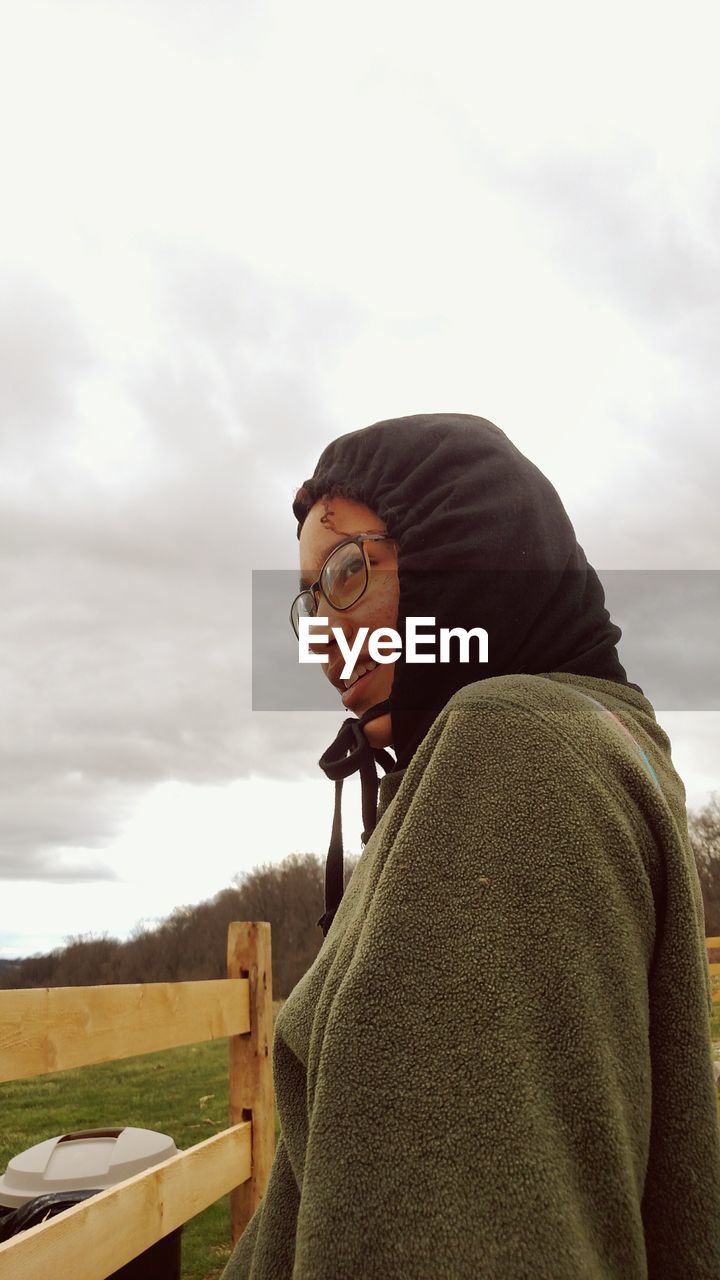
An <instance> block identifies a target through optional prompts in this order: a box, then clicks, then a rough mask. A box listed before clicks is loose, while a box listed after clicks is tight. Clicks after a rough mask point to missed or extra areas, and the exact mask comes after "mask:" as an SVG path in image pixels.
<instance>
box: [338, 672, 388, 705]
mask: <svg viewBox="0 0 720 1280" xmlns="http://www.w3.org/2000/svg"><path fill="white" fill-rule="evenodd" d="M377 670H379V668H378V667H373V669H372V671H367V672H366V673H365V675H363V676H360V678H359V680H356V681H355V683H354V684H351V685H350V688H349V689H346V690H345V692H344V693H343V695H342V704H343V706H344V707H347V708H348V710H352V708H353V706H354V705H355V703H356V702H359V700H360V699H361V698H362V696H363V691H364V689H365V687H366V685H367V683H368V681H369V680H372V678H373V676H374V675H375V672H376V671H377Z"/></svg>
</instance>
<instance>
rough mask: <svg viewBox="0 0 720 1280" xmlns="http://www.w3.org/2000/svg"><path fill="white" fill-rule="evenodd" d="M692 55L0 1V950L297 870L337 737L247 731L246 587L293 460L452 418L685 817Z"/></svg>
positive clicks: (694, 514) (718, 177) (257, 15)
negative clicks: (664, 750)
mask: <svg viewBox="0 0 720 1280" xmlns="http://www.w3.org/2000/svg"><path fill="white" fill-rule="evenodd" d="M681 14H682V20H681ZM719 34H720V32H719V31H718V19H717V17H716V7H715V5H714V4H712V3H706V4H705V3H703V4H700V3H692V2H690V3H686V4H685V6H684V7H683V8H682V11H681V10H680V9H679V8H678V6H671V5H663V4H658V3H653V4H650V3H648V4H645V3H633V2H632V0H629V2H628V0H624V2H623V3H617V2H615V0H611V2H610V3H606V4H605V5H603V6H602V7H601V8H598V7H597V6H590V5H585V4H578V3H577V0H573V2H572V3H552V2H550V3H547V4H543V5H537V4H535V3H531V2H526V3H507V4H505V5H503V6H495V5H493V6H490V5H485V4H482V3H477V2H475V3H470V2H469V0H468V2H464V3H457V2H453V0H450V2H449V3H448V2H447V0H446V3H445V4H444V5H443V6H438V5H437V4H433V5H430V4H424V3H420V2H419V0H414V2H413V3H405V2H402V3H398V2H397V0H383V3H379V2H376V0H369V2H368V0H366V3H365V4H364V5H363V6H362V7H361V8H358V7H357V6H350V5H344V4H342V3H338V0H332V3H331V2H329V0H328V2H327V3H325V2H320V0H306V2H305V3H303V4H296V3H292V0H277V2H276V3H272V2H270V3H263V4H260V3H258V2H257V0H248V2H244V3H230V0H227V2H225V0H206V3H204V4H202V5H200V4H189V3H187V2H185V0H172V2H171V0H123V2H122V3H120V2H118V3H112V2H108V3H102V4H101V3H98V0H94V2H85V3H83V2H80V0H77V2H72V0H50V2H48V3H40V2H39V0H23V2H22V3H15V4H12V3H6V4H2V5H0V143H1V147H2V152H1V154H2V165H3V195H2V201H1V202H0V232H1V234H0V343H1V344H2V361H1V362H0V440H1V441H2V465H1V466H0V590H1V592H2V595H1V597H0V599H1V600H2V613H1V615H0V697H1V700H2V702H1V706H0V712H1V715H0V735H1V736H0V771H1V775H2V785H1V787H0V794H1V796H2V799H1V809H0V862H1V865H2V869H3V876H4V883H3V889H2V901H3V912H2V919H1V920H0V955H6V956H9V955H18V954H26V953H28V952H31V951H35V950H39V949H46V948H48V947H50V946H53V945H56V944H58V943H60V942H61V941H62V939H63V938H64V937H66V936H67V935H69V934H76V933H79V932H88V931H94V932H96V933H99V932H103V931H108V932H109V933H111V934H115V935H117V936H122V935H125V934H126V933H127V932H128V930H130V929H131V928H132V927H133V926H134V925H135V924H136V923H137V922H138V921H140V920H141V919H154V918H157V917H159V916H162V915H164V914H166V913H168V912H169V911H170V910H171V909H172V908H173V907H174V906H176V905H179V904H181V903H184V902H191V901H197V900H199V899H201V898H203V897H206V896H209V895H210V894H212V893H214V892H216V891H217V890H218V889H220V888H222V887H224V886H225V885H226V884H227V883H229V881H230V879H231V877H232V876H233V875H234V874H236V873H237V872H240V871H242V870H243V869H247V868H249V867H251V866H253V865H255V864H256V863H258V862H262V861H266V860H270V859H273V860H274V859H279V858H282V857H284V856H286V855H287V854H288V853H290V852H292V851H293V850H298V851H304V850H314V851H316V852H318V853H323V854H324V853H325V851H326V848H327V841H328V837H329V827H330V819H331V813H332V795H333V788H332V784H330V783H328V782H327V780H326V779H325V778H324V777H323V776H322V775H321V774H320V771H319V770H318V768H317V763H316V762H317V759H318V757H319V755H320V754H321V752H322V751H323V750H324V748H325V747H326V746H327V745H328V743H329V741H330V740H331V739H332V737H333V736H334V734H335V731H336V729H337V727H338V725H339V723H340V721H341V719H342V718H343V715H344V712H343V709H342V708H341V707H339V708H338V712H337V713H335V712H331V713H320V712H318V713H299V712H293V713H287V714H283V713H281V712H278V711H273V712H263V711H257V710H255V711H253V710H252V705H251V695H250V675H251V649H250V626H249V622H250V608H251V596H250V576H251V571H252V570H253V569H283V570H290V569H292V568H293V566H294V564H295V557H296V551H297V543H296V538H295V522H294V520H293V518H292V514H291V510H290V506H291V501H292V495H293V492H294V490H295V488H296V487H297V486H298V485H299V484H300V483H301V482H302V480H304V479H305V478H306V476H308V475H309V474H310V473H311V471H312V469H313V467H314V465H315V462H316V459H317V456H318V454H319V452H320V450H321V449H322V448H323V447H324V445H325V444H326V443H327V442H328V441H329V440H330V439H332V438H333V437H334V436H336V435H339V434H341V433H343V432H345V431H350V430H353V429H355V428H357V427H360V426H365V425H367V424H368V423H371V422H373V421H376V420H378V419H381V418H386V417H390V416H393V415H398V414H410V413H421V412H436V411H441V410H453V411H457V412H465V413H477V414H480V415H482V416H484V417H488V418H490V419H491V420H493V421H494V422H496V423H497V424H498V425H499V426H500V427H501V428H502V429H503V430H504V431H505V432H506V433H507V434H508V435H509V437H510V438H511V439H512V440H513V441H514V443H515V444H516V445H517V446H518V447H519V448H520V449H521V450H522V451H523V452H524V453H525V454H526V455H527V456H528V457H530V458H531V459H532V461H533V462H535V463H536V464H537V465H538V466H539V467H540V468H541V469H542V470H543V471H544V472H545V473H546V474H547V475H548V477H549V478H550V479H551V480H552V482H553V483H554V484H555V486H556V488H557V489H558V491H559V493H560V495H561V497H562V499H563V501H564V503H565V506H566V508H567V510H568V512H569V514H570V516H571V518H572V520H573V522H574V524H575V527H576V531H577V534H578V538H579V541H580V542H581V544H582V545H583V547H584V548H585V551H586V554H587V556H588V559H589V560H590V561H591V563H593V564H594V565H595V567H596V568H597V569H598V572H599V573H600V575H601V577H603V574H604V572H605V571H615V572H614V573H613V574H611V575H609V578H608V601H609V603H610V605H611V607H613V604H614V601H617V609H615V608H614V607H613V614H614V616H616V618H617V620H618V621H619V622H620V624H621V625H623V626H624V628H625V637H624V639H623V641H622V642H621V645H620V656H621V659H622V660H623V661H624V663H625V665H626V667H627V669H628V675H629V678H630V679H631V680H634V681H636V682H637V683H639V684H641V685H643V687H644V688H646V691H647V692H648V694H649V696H652V697H653V698H654V701H655V705H656V710H657V714H658V718H659V719H660V721H661V723H662V724H663V725H664V727H665V728H666V729H667V731H668V732H669V734H670V736H671V739H672V741H673V754H674V758H675V761H676V765H677V768H678V770H679V772H680V773H681V775H682V777H683V779H684V781H685V784H686V787H687V792H688V802H689V803H690V804H692V805H699V804H701V803H703V802H704V801H705V800H706V799H707V798H708V796H709V794H710V792H711V791H713V790H714V789H720V697H719V696H718V688H717V683H716V675H715V652H716V649H717V641H716V636H717V629H718V626H720V618H719V615H718V608H719V605H718V589H717V576H716V575H715V574H713V573H709V572H706V573H705V574H704V575H697V574H695V575H693V574H691V573H690V572H689V571H697V570H705V571H712V570H718V569H719V568H720V564H719V560H720V554H719V553H720V514H719V512H720V503H718V480H719V479H720V476H719V472H720V466H719V463H720V433H718V430H717V425H718V424H717V418H718V409H719V407H720V385H719V384H720V361H719V360H718V352H717V333H718V325H719V322H720V314H719V312H720V302H719V297H720V288H719V285H720V262H719V246H718V238H717V227H718V225H719V223H720V149H719V148H718V137H719V136H720V135H719V132H718V126H719V125H720V92H719V91H718V87H717V84H718V80H717V74H716V67H715V61H716V52H717V47H718V46H717V37H718V35H719ZM627 570H633V571H634V574H635V575H638V576H637V577H634V576H633V575H627V576H626V575H625V574H623V573H620V572H619V571H627ZM657 570H673V571H675V573H674V574H672V575H659V577H658V578H657V579H656V581H658V582H660V580H661V579H662V581H663V583H664V584H665V585H664V586H663V591H666V592H667V595H662V597H660V596H659V595H657V594H656V593H654V592H652V591H651V592H648V591H647V582H648V580H649V578H648V574H649V571H657ZM603 580H604V579H603ZM640 581H641V582H642V583H643V584H645V595H644V596H643V592H642V591H640V592H637V591H636V590H635V589H634V586H633V585H632V584H633V583H636V582H640ZM623 584H625V585H623ZM628 584H630V585H628ZM638 596H639V597H640V598H642V599H644V600H646V601H648V602H649V603H648V606H647V608H646V607H643V608H642V609H640V610H639V612H638V610H637V609H636V610H635V613H634V615H633V610H632V607H631V606H632V605H633V602H634V601H635V602H636V601H637V598H638ZM660 598H662V600H663V601H664V600H666V599H667V601H668V602H669V604H668V609H664V608H663V609H661V608H660V607H659V605H658V600H659V599H660ZM651 604H652V606H653V608H652V609H651V608H650V605H651ZM653 610H654V611H653ZM669 613H672V615H673V625H674V628H675V629H674V630H673V631H672V632H670V631H668V632H665V631H662V628H660V631H661V632H662V634H660V631H659V630H658V627H659V623H658V618H660V619H661V620H662V617H663V615H665V616H667V615H668V614H669ZM626 614H627V617H626V616H625V615H626ZM659 636H660V638H658V637H659ZM318 679H319V680H321V679H322V677H321V676H320V675H318ZM663 701H664V702H665V705H663ZM355 783H356V780H354V781H352V782H351V783H349V784H347V785H346V788H345V793H346V803H345V814H346V816H345V831H346V840H347V845H348V847H349V848H350V849H354V850H355V851H357V849H358V847H359V844H358V833H359V830H360V826H361V822H360V815H359V786H356V785H355Z"/></svg>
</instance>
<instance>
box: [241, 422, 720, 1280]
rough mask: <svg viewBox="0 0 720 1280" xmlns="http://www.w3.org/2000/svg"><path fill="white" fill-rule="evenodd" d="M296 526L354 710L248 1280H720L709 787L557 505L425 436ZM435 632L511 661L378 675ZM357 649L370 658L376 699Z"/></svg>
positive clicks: (350, 467)
mask: <svg viewBox="0 0 720 1280" xmlns="http://www.w3.org/2000/svg"><path fill="white" fill-rule="evenodd" d="M294 512H295V515H296V517H297V520H298V537H299V546H300V562H301V570H302V581H301V584H300V585H301V589H300V592H299V595H298V598H297V599H296V600H295V601H294V602H293V606H292V618H293V625H294V626H295V628H296V630H299V628H300V625H301V622H300V620H301V618H303V617H307V618H313V617H314V618H316V619H317V625H319V624H320V623H321V622H322V621H323V620H324V622H325V623H326V625H327V631H328V641H327V645H326V646H325V649H324V652H326V653H327V656H328V662H327V664H326V666H325V668H324V670H325V674H326V676H327V677H328V678H329V679H330V680H331V681H332V683H333V684H334V685H335V687H336V688H337V690H338V693H339V695H340V696H341V699H342V702H343V704H344V706H345V708H346V709H347V710H348V711H350V712H351V713H352V714H351V716H350V717H348V718H347V719H346V720H345V722H344V723H343V725H342V727H341V729H340V731H339V734H338V738H337V740H336V742H335V743H334V744H333V747H332V748H330V749H329V751H328V752H326V753H325V756H324V757H323V761H324V767H325V769H326V772H328V774H329V776H330V777H334V778H335V785H336V810H335V819H334V823H333V840H332V842H331V851H330V856H329V859H328V877H327V879H326V910H325V915H324V916H323V917H322V921H321V923H322V925H323V932H324V934H325V940H324V942H323V945H322V947H321V950H320V952H319V955H318V956H317V959H316V960H315V962H314V964H313V965H312V966H311V968H310V969H309V970H308V972H307V973H306V974H305V975H304V977H303V978H302V979H301V981H300V982H299V983H298V985H297V986H296V988H295V989H294V991H293V992H292V993H291V995H290V997H289V998H288V999H287V1001H286V1002H285V1004H284V1006H283V1008H282V1009H281V1011H280V1013H279V1015H278V1018H277V1023H276V1030H275V1036H274V1042H273V1073H274V1084H275V1091H276V1100H277V1107H278V1112H279V1117H280V1137H279V1141H278V1146H277V1150H276V1155H275V1160H274V1163H273V1167H272V1171H271V1176H270V1179H269V1183H268V1186H267V1190H266V1194H265V1196H264V1199H263V1201H262V1203H261V1205H260V1207H259V1208H258V1210H257V1211H256V1213H255V1214H254V1216H253V1218H252V1219H251V1221H250V1223H249V1225H248V1226H247V1228H246V1230H245V1232H244V1234H243V1236H242V1237H241V1239H240V1241H239V1243H238V1245H237V1247H236V1249H235V1252H234V1254H233V1255H232V1257H231V1259H230V1262H229V1263H228V1265H227V1268H226V1270H225V1272H224V1280H241V1278H242V1280H280V1278H281V1277H294V1280H356V1278H357V1277H361V1276H362V1277H364V1280H376V1278H377V1280H379V1278H380V1277H383V1280H388V1278H391V1280H392V1278H395V1277H397V1278H398V1280H401V1278H402V1280H425V1278H427V1280H430V1277H432V1278H433V1280H465V1278H466V1277H467V1278H468V1280H470V1277H472V1280H477V1277H493V1280H526V1278H527V1280H530V1278H531V1277H532V1280H645V1277H649V1278H650V1280H718V1277H720V1138H719V1131H718V1119H717V1110H716V1094H715V1086H714V1079H713V1070H712V1061H711V1043H710V1028H709V1014H710V999H711V996H710V983H709V975H708V967H707V960H706V952H705V947H704V925H703V908H702V900H701V895H700V888H699V882H698V876H697V872H696V869H695V864H694V859H693V855H692V850H691V846H690V843H689V838H688V829H687V815H686V808H685V791H684V787H683V784H682V782H681V780H680V778H679V776H678V774H677V773H676V771H675V769H674V766H673V763H672V759H671V747H670V742H669V740H668V737H667V735H666V734H665V732H664V731H663V729H662V728H661V727H660V725H659V724H658V722H657V719H656V716H655V713H654V710H653V707H652V705H651V704H650V702H649V701H648V699H647V698H646V697H645V696H644V694H643V691H642V689H641V688H640V687H639V686H638V685H636V684H633V683H631V682H630V681H629V680H628V678H627V675H626V672H625V670H624V668H623V667H622V665H621V664H620V661H619V658H618V653H617V643H618V640H619V638H620V630H619V628H618V627H617V626H615V625H614V624H613V623H612V621H611V619H610V616H609V614H608V611H607V609H606V608H605V599H604V593H603V589H602V586H601V583H600V581H599V579H598V576H597V574H596V573H595V571H594V569H593V568H592V567H591V566H590V565H589V564H588V563H587V560H586V557H585V555H584V553H583V551H582V548H581V547H580V545H579V544H578V542H577V540H576V537H575V534H574V531H573V528H572V525H571V522H570V520H569V518H568V516H567V514H566V512H565V510H564V508H563V506H562V503H561V501H560V499H559V497H558V495H557V493H556V492H555V490H554V488H553V487H552V485H551V484H550V483H549V481H548V480H547V479H546V478H545V477H544V476H543V475H542V474H541V473H540V472H539V471H538V469H537V468H536V467H535V466H534V465H533V464H532V463H531V462H530V461H529V460H528V459H527V458H525V457H524V456H523V455H522V454H521V453H520V452H519V451H518V450H517V449H516V448H515V447H514V445H513V444H512V443H511V442H510V441H509V440H508V438H507V437H506V436H505V435H504V433H503V432H502V431H500V430H499V429H498V428H497V427H496V426H494V425H493V424H492V423H490V422H488V421H486V420H485V419H482V418H477V417H473V416H471V415H460V414H453V415H448V414H430V415H419V416H414V417H409V418H400V419H394V420H389V421H386V422H381V423H376V424H374V425H373V426H371V427H367V428H365V429H363V430H360V431H355V432H352V433H350V434H348V435H345V436H342V437H340V438H339V439H337V440H335V441H334V442H333V443H331V444H330V445H329V446H328V447H327V448H326V449H325V450H324V452H323V454H322V455H321V457H320V460H319V462H318V464H317V467H316V469H315V472H314V474H313V476H312V477H311V478H310V479H309V480H308V481H306V482H305V484H304V485H303V486H302V487H301V488H300V490H299V491H298V493H297V494H296V497H295V501H294ZM412 618H425V619H428V618H431V619H434V624H435V627H436V628H442V627H449V628H453V627H458V626H464V627H465V628H466V629H471V628H476V627H477V628H482V629H484V630H485V631H486V633H487V637H488V645H487V661H486V662H484V663H480V661H479V660H477V661H468V660H467V657H468V655H467V652H466V653H465V654H464V655H463V654H461V653H460V648H461V646H460V645H459V644H456V645H454V646H453V647H452V649H451V654H450V658H449V660H447V661H445V662H444V663H441V662H439V661H435V662H427V661H425V662H422V661H415V662H412V661H409V659H408V650H407V648H405V649H403V650H402V651H401V652H400V653H399V654H397V655H396V659H395V661H394V662H387V663H381V662H378V663H376V664H375V665H373V662H374V660H373V658H372V657H371V649H370V645H369V636H370V634H371V633H372V632H373V631H378V632H380V631H384V632H385V633H387V630H388V629H391V630H392V629H394V630H396V631H397V632H398V634H399V635H402V629H403V627H405V628H406V632H407V625H408V620H409V619H412ZM317 625H316V630H315V631H314V632H313V635H314V636H315V637H316V640H315V642H314V643H316V644H317V651H318V652H320V651H321V645H320V642H319V641H318V640H317V636H318V634H319V633H318V630H317ZM364 627H367V628H368V632H367V635H366V633H364V632H363V631H362V628H364ZM333 628H335V629H336V630H335V632H334V633H333V631H332V629H333ZM337 629H339V633H340V634H341V636H342V638H343V639H344V641H345V642H346V645H347V646H350V645H352V644H355V642H356V641H357V639H358V636H360V637H361V638H362V637H365V638H364V639H363V643H362V646H361V648H360V650H359V656H358V657H357V659H356V661H355V664H354V670H353V678H352V680H348V679H345V680H344V679H343V677H342V675H341V659H342V646H341V645H340V643H339V641H338V639H337V635H338V631H337ZM386 639H387V634H386ZM427 652H428V650H427V649H426V650H425V653H426V655H427ZM446 656H447V655H446ZM390 748H392V750H393V751H394V758H393V756H392V755H391V752H390ZM378 764H382V766H383V768H384V769H385V773H384V776H383V777H382V780H381V781H380V783H379V784H378V779H377V766H378ZM356 769H357V770H359V771H360V774H361V780H362V792H363V820H364V825H365V832H364V837H365V845H364V849H363V852H362V855H361V857H360V859H359V862H358V863H357V866H356V868H355V870H354V872H353V874H352V876H351V877H350V879H349V882H348V885H347V887H346V888H345V890H344V892H343V886H342V877H341V875H340V878H338V852H339V858H340V869H341V868H342V851H341V845H342V837H341V832H340V818H339V815H340V810H339V795H340V791H341V788H342V782H343V778H344V777H345V776H348V775H349V774H350V773H351V772H352V771H354V770H356ZM376 806H377V808H376Z"/></svg>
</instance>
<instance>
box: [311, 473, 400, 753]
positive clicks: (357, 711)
mask: <svg viewBox="0 0 720 1280" xmlns="http://www.w3.org/2000/svg"><path fill="white" fill-rule="evenodd" d="M385 532H386V527H385V524H384V523H383V521H382V520H381V519H380V517H379V516H377V515H376V514H375V512H374V511H371V510H370V507H366V506H365V505H364V504H363V503H362V502H354V501H352V500H351V499H350V498H321V499H320V500H319V501H318V502H316V503H315V506H314V507H311V509H310V511H309V512H308V514H307V517H306V519H305V523H304V525H303V527H302V530H301V532H300V572H301V578H302V582H303V585H307V584H309V583H311V582H316V581H317V579H318V577H319V576H320V570H321V568H322V566H323V564H324V563H325V560H326V559H327V557H328V556H329V554H330V552H331V551H332V549H333V547H335V546H337V544H338V543H339V542H343V541H344V540H345V539H346V538H350V537H352V536H353V534H356V533H385ZM365 552H366V555H367V558H368V561H369V564H370V576H369V579H368V585H367V588H366V590H365V592H364V594H363V595H362V596H361V597H360V599H359V600H358V602H357V604H354V605H352V606H351V607H350V608H349V609H344V610H342V612H337V611H335V610H333V609H332V607H331V606H330V605H329V604H328V602H327V600H326V599H325V597H324V596H323V595H322V593H319V601H318V617H319V618H324V619H326V622H327V630H328V632H329V641H328V644H327V645H323V646H322V648H317V649H316V652H318V653H323V654H327V656H328V661H327V662H326V663H323V668H322V669H323V671H324V672H325V675H326V676H327V678H328V680H329V681H330V682H331V684H333V685H334V686H335V688H336V689H337V690H338V694H339V696H340V697H341V698H342V702H343V705H344V706H346V707H347V708H348V710H349V711H352V712H353V714H354V715H357V716H358V717H359V716H361V715H362V714H363V712H365V711H367V710H368V709H369V708H370V707H373V706H375V704H376V703H377V702H383V701H384V700H385V699H386V698H387V697H388V696H389V694H390V689H391V687H392V682H393V676H394V674H395V664H394V662H393V663H388V664H383V665H377V666H375V668H374V670H372V671H370V672H368V673H367V674H366V675H363V676H361V677H360V679H359V680H358V681H357V683H356V684H354V685H353V687H352V688H351V689H349V690H347V691H346V689H345V685H346V681H344V680H342V679H341V676H340V672H341V671H342V669H343V667H344V665H345V659H344V657H343V654H342V651H341V649H340V647H339V645H338V643H337V641H336V639H335V637H334V636H333V634H332V631H331V630H330V629H331V628H332V627H337V628H339V629H340V630H341V631H342V633H343V635H344V637H345V640H346V643H347V644H349V645H352V644H353V643H354V641H355V637H356V635H357V632H358V630H359V628H360V627H368V629H369V632H373V631H375V630H377V628H379V627H395V624H396V622H397V616H398V602H399V598H400V589H399V583H398V574H397V550H396V547H395V543H394V542H368V543H366V544H365ZM369 638H370V636H369V634H368V636H366V638H365V640H364V642H363V644H362V646H361V649H360V654H359V657H358V658H357V660H356V663H355V666H356V667H357V666H360V664H364V663H369V662H371V658H370V656H369V651H368V641H369ZM364 733H365V736H366V738H367V740H368V742H369V743H370V745H371V746H373V747H389V746H392V723H391V720H390V716H389V715H384V716H378V718H377V719H376V720H371V721H369V723H368V724H366V725H365V726H364Z"/></svg>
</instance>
